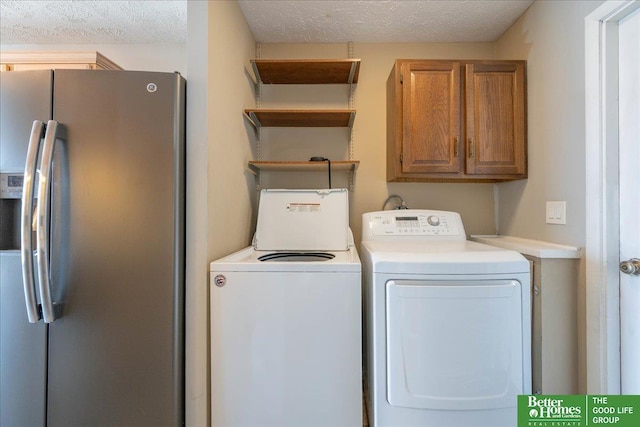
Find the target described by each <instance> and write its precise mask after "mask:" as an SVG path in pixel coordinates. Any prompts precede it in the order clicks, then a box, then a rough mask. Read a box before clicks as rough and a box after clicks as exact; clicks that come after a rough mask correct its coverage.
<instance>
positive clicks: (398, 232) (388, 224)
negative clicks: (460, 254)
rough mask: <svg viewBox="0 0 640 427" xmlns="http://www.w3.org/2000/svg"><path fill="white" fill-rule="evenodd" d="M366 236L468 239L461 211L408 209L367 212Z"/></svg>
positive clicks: (365, 215) (365, 237) (366, 237)
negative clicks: (459, 212)
mask: <svg viewBox="0 0 640 427" xmlns="http://www.w3.org/2000/svg"><path fill="white" fill-rule="evenodd" d="M362 227H363V233H362V237H363V240H369V239H375V238H376V237H377V236H397V237H401V236H415V237H443V238H451V239H456V240H457V239H460V240H463V239H466V235H465V232H464V227H463V225H462V220H461V219H460V215H459V214H458V213H457V212H448V211H432V210H422V209H405V210H393V211H380V212H370V213H367V214H364V215H363V222H362Z"/></svg>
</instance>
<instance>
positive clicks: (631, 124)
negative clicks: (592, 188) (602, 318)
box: [618, 9, 640, 394]
mask: <svg viewBox="0 0 640 427" xmlns="http://www.w3.org/2000/svg"><path fill="white" fill-rule="evenodd" d="M618 34H619V44H620V45H619V48H620V50H619V53H620V68H619V73H620V76H619V85H620V86H619V88H620V89H619V91H620V98H619V99H620V101H619V102H620V104H619V120H620V128H619V143H620V164H619V167H620V171H619V173H620V260H621V261H623V262H624V261H628V260H632V259H633V258H640V136H639V135H640V107H639V104H638V100H639V99H640V78H639V76H640V9H636V10H635V12H633V13H631V14H630V15H629V16H627V17H625V18H624V19H622V20H621V21H620V23H619V33H618ZM638 262H639V263H640V261H638ZM626 267H627V270H629V267H632V266H631V265H629V264H628V265H627V266H626ZM638 268H639V269H640V265H638ZM620 353H621V354H620V356H621V358H620V386H621V392H622V394H640V275H634V274H624V273H621V274H620Z"/></svg>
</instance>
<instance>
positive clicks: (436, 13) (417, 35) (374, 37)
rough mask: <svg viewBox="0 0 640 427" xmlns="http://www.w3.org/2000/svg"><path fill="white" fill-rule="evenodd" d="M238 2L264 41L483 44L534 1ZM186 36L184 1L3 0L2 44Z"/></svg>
mask: <svg viewBox="0 0 640 427" xmlns="http://www.w3.org/2000/svg"><path fill="white" fill-rule="evenodd" d="M191 1H203V0H191ZM217 1H232V0H217ZM238 3H239V4H240V7H241V8H242V11H243V13H244V15H245V17H246V19H247V22H248V23H249V27H250V28H251V31H252V32H253V34H254V36H255V38H256V40H257V41H260V42H265V43H270V42H291V43H295V42H346V41H354V42H472V41H475V42H481V41H494V40H496V39H497V38H498V37H500V35H502V33H504V31H505V30H506V29H507V28H509V26H510V25H511V24H512V23H513V22H515V20H516V19H517V18H518V17H519V16H520V15H521V14H522V13H523V12H524V11H525V10H526V9H527V7H529V5H530V4H531V3H533V0H374V1H360V0H338V1H333V0H238ZM186 33H187V1H186V0H163V1H154V0H144V1H115V0H97V1H96V0H56V1H49V0H38V1H12V0H0V42H2V44H102V43H184V42H185V41H186Z"/></svg>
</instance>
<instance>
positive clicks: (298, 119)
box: [244, 110, 356, 128]
mask: <svg viewBox="0 0 640 427" xmlns="http://www.w3.org/2000/svg"><path fill="white" fill-rule="evenodd" d="M244 114H245V116H246V117H247V118H248V119H249V120H250V121H251V122H252V123H253V124H254V126H255V127H256V128H258V127H261V126H266V127H348V128H350V127H351V126H353V120H354V119H355V116H356V110H244Z"/></svg>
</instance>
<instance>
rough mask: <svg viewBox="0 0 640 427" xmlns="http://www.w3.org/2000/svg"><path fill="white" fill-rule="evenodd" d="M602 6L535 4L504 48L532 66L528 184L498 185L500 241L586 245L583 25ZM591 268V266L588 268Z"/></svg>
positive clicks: (581, 318) (581, 313) (582, 369)
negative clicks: (552, 204)
mask: <svg viewBox="0 0 640 427" xmlns="http://www.w3.org/2000/svg"><path fill="white" fill-rule="evenodd" d="M601 3H602V2H601V1H599V0H598V1H536V2H535V3H533V5H532V6H531V7H530V8H529V9H528V10H527V11H526V12H525V13H524V15H523V16H522V17H520V19H518V21H517V22H516V23H515V24H514V25H513V26H512V27H511V28H510V29H509V30H508V31H507V32H506V33H505V34H504V35H503V36H502V37H501V38H500V40H499V41H498V43H497V50H498V57H500V58H509V59H526V60H527V61H528V68H527V72H528V126H529V179H528V180H526V181H522V182H511V183H502V184H499V185H498V198H499V199H498V200H499V202H498V206H499V207H498V218H499V230H498V231H499V232H500V234H508V235H515V236H521V237H529V238H532V239H538V240H546V241H549V242H555V243H561V244H567V245H572V246H579V247H584V245H585V213H584V208H585V194H586V188H585V120H584V117H585V107H584V103H585V94H584V91H585V79H584V76H585V72H584V64H585V62H584V51H585V39H584V18H585V16H587V15H588V14H589V13H590V12H592V11H593V10H594V9H595V8H597V7H598V6H599V5H600V4H601ZM551 200H566V202H567V224H566V225H547V224H546V223H545V202H546V201H551ZM583 261H584V260H583ZM584 276H585V273H584V262H582V264H581V267H580V278H579V286H578V294H577V295H576V298H577V300H578V319H577V321H578V334H579V337H578V338H579V340H578V346H579V351H578V353H579V359H578V360H577V361H576V362H577V363H578V366H579V384H578V390H579V392H580V393H585V392H586V357H588V355H587V354H586V346H585V335H586V332H585V331H586V323H585V278H584Z"/></svg>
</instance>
